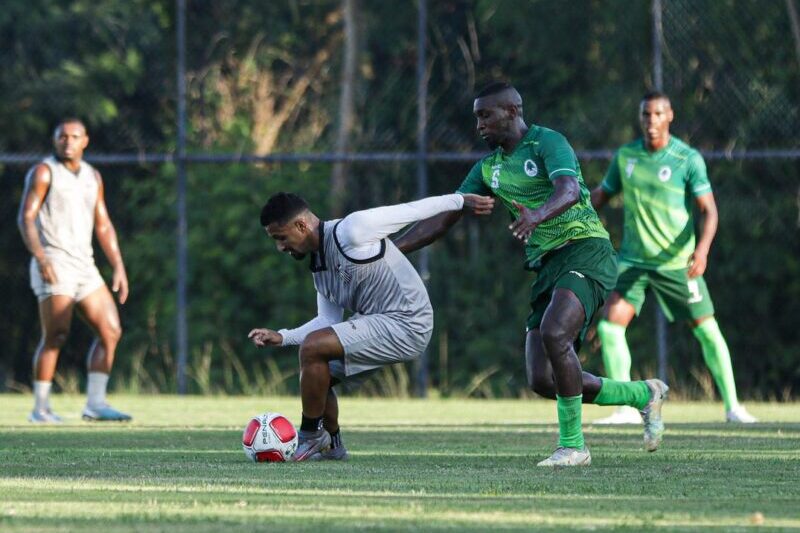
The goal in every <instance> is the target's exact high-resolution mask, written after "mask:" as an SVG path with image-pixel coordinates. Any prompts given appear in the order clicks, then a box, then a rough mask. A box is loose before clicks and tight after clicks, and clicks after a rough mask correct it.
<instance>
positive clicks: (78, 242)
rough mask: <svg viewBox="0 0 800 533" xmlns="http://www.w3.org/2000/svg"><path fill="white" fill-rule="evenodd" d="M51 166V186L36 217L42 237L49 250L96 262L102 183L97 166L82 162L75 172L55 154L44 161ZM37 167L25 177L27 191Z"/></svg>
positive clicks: (61, 254) (41, 239) (51, 254)
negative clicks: (96, 225)
mask: <svg viewBox="0 0 800 533" xmlns="http://www.w3.org/2000/svg"><path fill="white" fill-rule="evenodd" d="M42 163H44V164H45V165H47V167H48V168H49V169H50V187H49V188H48V190H47V196H45V199H44V203H42V206H41V208H40V209H39V214H38V216H37V217H36V228H37V229H38V230H39V240H40V242H41V244H42V247H43V248H44V250H45V253H46V254H47V255H48V256H50V257H52V256H59V255H60V256H65V255H66V256H68V257H70V258H73V259H77V260H80V261H83V262H89V261H94V251H93V249H92V233H93V231H94V214H95V207H96V205H97V195H98V190H99V185H98V183H97V176H96V173H95V169H94V167H92V165H90V164H89V163H86V162H85V161H81V166H80V168H79V169H78V172H77V173H75V172H72V171H71V170H69V169H68V168H67V167H66V166H64V164H62V163H61V162H60V161H59V160H57V159H56V158H55V157H48V158H47V159H45V160H44V161H42ZM35 169H36V167H33V168H32V169H31V170H30V171H29V172H28V175H27V176H26V178H25V181H26V183H25V188H26V190H27V189H28V188H29V187H30V186H31V180H33V176H34V173H35Z"/></svg>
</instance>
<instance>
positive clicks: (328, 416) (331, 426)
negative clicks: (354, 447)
mask: <svg viewBox="0 0 800 533" xmlns="http://www.w3.org/2000/svg"><path fill="white" fill-rule="evenodd" d="M331 373H332V374H333V372H331ZM322 427H323V428H324V429H325V431H327V432H328V435H330V438H331V446H330V448H328V449H327V450H322V451H319V452H317V453H315V454H314V455H312V456H310V457H309V458H308V459H307V460H308V461H346V460H347V459H349V458H350V455H349V454H348V453H347V448H345V446H344V442H343V441H342V430H341V428H340V427H339V399H338V398H337V397H336V392H334V390H333V387H331V388H330V389H328V397H327V399H326V401H325V412H324V414H323V417H322Z"/></svg>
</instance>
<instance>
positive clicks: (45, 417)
mask: <svg viewBox="0 0 800 533" xmlns="http://www.w3.org/2000/svg"><path fill="white" fill-rule="evenodd" d="M28 422H31V423H32V424H60V423H61V422H63V420H61V417H60V416H58V415H57V414H55V413H54V412H53V411H51V410H50V408H48V409H45V410H44V411H42V410H33V411H31V414H30V415H28Z"/></svg>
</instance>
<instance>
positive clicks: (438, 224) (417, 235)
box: [394, 211, 464, 254]
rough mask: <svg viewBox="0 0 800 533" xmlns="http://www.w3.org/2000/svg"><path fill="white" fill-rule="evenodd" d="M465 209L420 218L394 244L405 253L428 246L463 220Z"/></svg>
mask: <svg viewBox="0 0 800 533" xmlns="http://www.w3.org/2000/svg"><path fill="white" fill-rule="evenodd" d="M463 213H464V211H447V212H445V213H439V214H438V215H436V216H433V217H431V218H428V219H425V220H420V221H419V222H417V223H415V224H414V225H412V226H411V227H410V228H408V231H406V232H405V233H403V234H402V235H401V236H400V237H398V238H397V239H396V240H395V241H394V244H395V246H397V248H398V249H399V250H400V251H401V252H403V253H404V254H407V253H410V252H414V251H416V250H419V249H420V248H423V247H425V246H428V245H429V244H430V243H432V242H433V241H435V240H437V239H438V238H440V237H441V236H442V235H444V234H445V233H447V231H448V230H449V229H450V228H451V227H452V226H453V225H455V223H456V222H458V221H459V220H461V215H462V214H463Z"/></svg>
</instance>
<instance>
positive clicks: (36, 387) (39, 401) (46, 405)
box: [33, 381, 53, 412]
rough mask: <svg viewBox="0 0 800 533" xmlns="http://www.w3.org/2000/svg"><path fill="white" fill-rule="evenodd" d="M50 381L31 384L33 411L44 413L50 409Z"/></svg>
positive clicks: (51, 383) (51, 384)
mask: <svg viewBox="0 0 800 533" xmlns="http://www.w3.org/2000/svg"><path fill="white" fill-rule="evenodd" d="M52 386H53V382H52V381H34V382H33V410H34V411H38V412H45V411H47V410H49V409H50V387H52Z"/></svg>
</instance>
